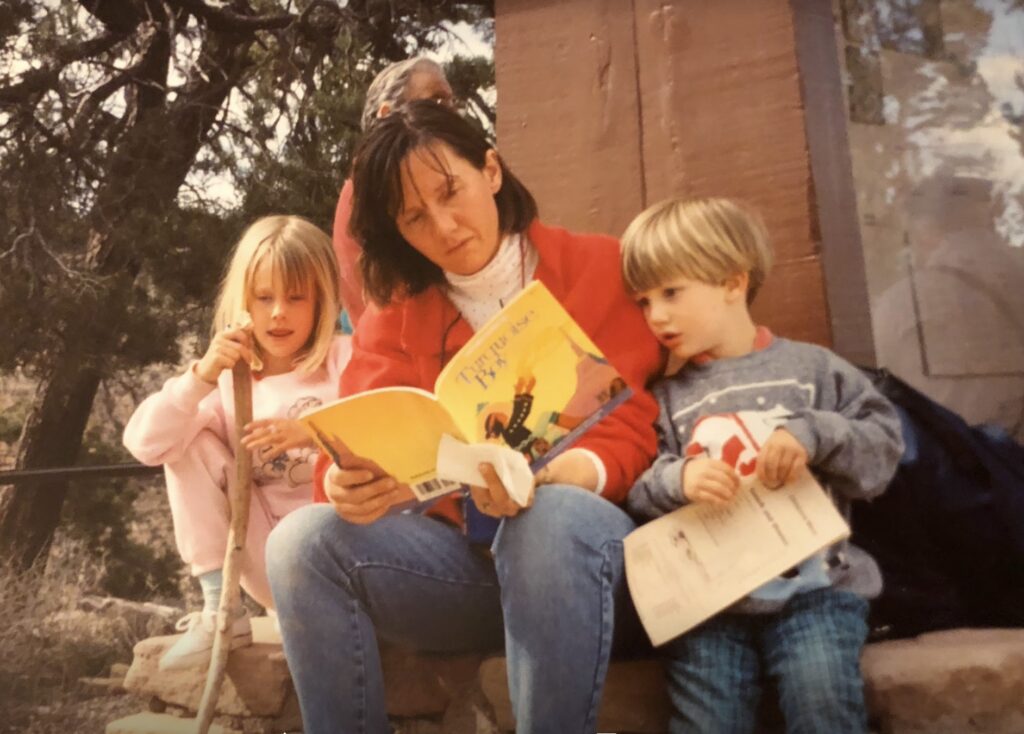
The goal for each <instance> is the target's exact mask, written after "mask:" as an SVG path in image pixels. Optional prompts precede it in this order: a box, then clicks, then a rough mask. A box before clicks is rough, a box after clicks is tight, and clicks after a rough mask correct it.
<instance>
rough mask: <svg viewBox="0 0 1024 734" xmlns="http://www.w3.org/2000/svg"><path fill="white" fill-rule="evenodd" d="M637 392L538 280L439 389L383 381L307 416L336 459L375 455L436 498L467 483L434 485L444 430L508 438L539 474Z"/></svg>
mask: <svg viewBox="0 0 1024 734" xmlns="http://www.w3.org/2000/svg"><path fill="white" fill-rule="evenodd" d="M631 395H632V391H631V389H630V388H629V386H628V385H627V384H626V382H625V381H624V380H623V379H622V377H621V375H619V373H618V371H617V370H616V369H615V367H614V366H613V365H611V364H610V363H609V362H608V361H607V359H605V357H604V355H603V354H602V353H601V350H600V349H599V348H598V347H597V346H596V345H595V344H594V343H593V342H592V341H591V339H590V337H588V336H587V334H586V333H585V332H584V331H583V329H582V328H580V326H579V325H578V324H577V323H576V322H575V321H574V320H573V318H572V317H571V316H570V315H569V313H568V312H567V311H566V310H565V308H564V307H563V306H562V305H561V304H560V303H558V301H557V300H555V298H554V296H553V295H551V293H550V291H548V289H547V288H546V287H545V286H544V285H543V284H542V283H540V282H539V281H534V282H532V283H530V284H529V285H528V286H527V287H526V288H524V289H523V290H522V291H521V292H520V293H519V294H518V295H517V296H516V297H515V298H513V299H512V300H511V301H510V302H509V303H508V304H507V305H506V306H505V307H504V308H503V309H502V310H501V311H500V312H499V313H498V314H497V315H495V316H494V317H493V318H492V319H491V320H490V321H488V322H487V323H486V324H484V325H483V326H482V327H481V328H480V329H479V330H478V331H477V332H476V334H474V336H473V337H472V338H471V339H470V340H469V341H468V342H467V343H466V344H465V345H464V346H463V347H462V348H461V349H460V350H459V351H458V352H457V353H456V354H455V355H454V356H453V357H452V359H451V360H450V361H449V363H448V364H447V365H446V366H445V368H444V369H443V370H442V371H441V373H440V375H439V376H438V378H437V380H436V381H435V384H434V393H433V394H431V393H430V392H427V391H426V390H420V389H418V388H411V387H388V388H379V389H375V390H370V391H367V392H364V393H360V394H358V395H352V396H349V397H345V398H341V399H340V400H337V401H334V402H333V403H330V404H328V405H326V406H324V407H322V408H320V409H318V410H314V411H312V412H310V413H307V414H305V415H304V416H303V418H302V420H303V421H304V422H305V423H306V424H307V425H309V426H310V428H311V429H312V432H313V434H314V435H315V436H316V437H317V441H318V443H320V445H321V446H322V447H324V450H325V451H328V453H330V454H331V456H332V458H333V459H334V460H335V462H336V463H338V461H339V458H340V459H344V457H345V456H356V457H365V458H368V459H372V460H373V461H374V462H376V463H377V464H378V465H379V466H380V467H382V468H383V469H384V470H386V471H387V473H389V474H391V475H392V476H394V477H395V478H396V479H398V480H399V481H400V482H403V483H407V484H409V485H410V487H412V488H413V491H414V492H415V493H416V494H417V496H420V491H419V490H418V488H422V492H423V496H436V494H443V493H444V492H447V491H451V490H452V489H453V488H457V487H458V485H454V486H453V485H450V484H441V485H437V484H432V482H435V481H438V480H437V471H436V465H437V450H438V446H439V445H440V441H441V437H442V436H443V435H445V434H448V435H451V436H453V437H454V438H456V439H458V440H460V441H463V442H465V443H495V444H500V445H504V446H509V447H511V448H513V449H514V450H515V451H518V452H520V453H521V454H523V456H525V457H526V459H527V460H528V461H529V463H530V468H531V469H532V470H533V471H534V472H536V471H538V470H540V469H541V468H542V467H543V466H544V465H545V464H546V463H548V462H549V461H551V460H552V459H553V458H554V457H555V456H557V455H558V454H559V453H561V452H562V451H565V450H566V449H567V448H569V447H570V446H571V445H572V444H573V443H574V442H575V441H576V440H577V439H578V438H579V437H580V436H581V435H583V433H585V432H586V431H587V430H589V428H590V427H591V426H593V425H594V424H595V423H597V422H598V421H599V420H601V418H603V417H604V416H605V415H607V414H608V413H610V412H611V411H612V410H613V409H614V408H615V407H616V406H618V405H619V404H621V403H622V402H624V401H625V400H627V399H628V398H629V397H630V396H631ZM339 465H340V464H339Z"/></svg>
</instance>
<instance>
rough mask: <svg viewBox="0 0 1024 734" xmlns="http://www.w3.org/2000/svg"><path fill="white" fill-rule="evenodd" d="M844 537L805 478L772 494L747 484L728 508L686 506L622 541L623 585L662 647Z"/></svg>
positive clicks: (835, 514) (826, 502) (821, 493)
mask: <svg viewBox="0 0 1024 734" xmlns="http://www.w3.org/2000/svg"><path fill="white" fill-rule="evenodd" d="M849 533H850V529H849V526H848V525H847V524H846V521H845V520H843V518H842V516H841V515H840V514H839V511H838V510H836V508H835V505H833V504H832V500H831V499H829V497H828V495H827V494H826V493H825V490H824V489H822V487H821V485H819V484H818V483H817V481H815V479H814V478H813V477H812V476H811V474H810V473H809V472H808V473H807V474H805V476H804V477H803V478H802V479H801V480H799V481H797V482H793V483H791V484H787V485H786V486H784V487H782V488H780V489H776V490H770V489H768V488H766V487H765V486H764V485H763V484H761V483H760V482H758V481H757V479H756V478H755V477H746V478H744V479H743V482H742V485H741V489H740V492H739V494H738V495H737V496H736V497H735V498H734V500H733V501H732V503H730V504H729V505H728V506H727V507H724V508H722V507H716V506H711V505H705V504H689V505H685V506H683V507H681V508H679V509H678V510H675V511H674V512H670V513H669V514H667V515H664V516H662V517H659V518H658V519H657V520H654V521H652V522H649V523H647V524H646V525H642V526H641V527H639V528H637V529H636V530H634V531H633V532H632V533H630V534H629V535H627V536H626V538H625V540H624V541H623V551H624V554H625V561H626V582H627V584H628V586H629V592H630V595H631V596H632V597H633V602H634V604H635V606H636V608H637V612H638V614H639V616H640V621H641V622H642V623H643V626H644V629H646V630H647V634H648V636H649V637H650V638H651V642H652V643H653V644H654V645H660V644H663V643H665V642H668V641H669V640H671V639H673V638H675V637H677V636H679V635H680V634H682V633H684V632H686V631H687V630H689V629H692V628H693V627H695V626H697V625H698V624H700V623H701V622H703V621H704V620H705V619H707V618H709V617H711V616H712V615H714V614H717V613H718V612H720V611H722V610H723V609H725V608H726V607H728V606H729V605H730V604H733V603H735V602H737V601H739V600H740V599H742V598H743V597H744V596H746V595H747V594H750V593H751V592H752V591H754V590H755V589H757V588H759V587H760V586H762V585H763V584H765V583H767V582H768V581H770V580H772V579H773V578H776V577H777V576H779V575H782V574H784V573H786V572H787V571H789V570H790V569H792V568H793V567H794V566H797V565H798V564H800V563H802V562H803V561H805V560H807V559H808V558H810V557H812V556H814V554H816V553H817V552H818V551H820V550H822V549H823V548H825V547H827V546H829V545H832V544H833V543H836V542H838V541H839V540H841V539H843V538H845V537H847V536H848V535H849Z"/></svg>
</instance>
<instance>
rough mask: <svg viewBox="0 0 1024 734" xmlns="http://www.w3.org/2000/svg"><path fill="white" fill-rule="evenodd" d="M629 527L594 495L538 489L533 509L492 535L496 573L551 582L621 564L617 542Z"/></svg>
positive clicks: (630, 524) (621, 514)
mask: <svg viewBox="0 0 1024 734" xmlns="http://www.w3.org/2000/svg"><path fill="white" fill-rule="evenodd" d="M634 527H635V525H634V523H633V522H632V520H630V519H629V517H628V516H627V515H626V514H625V513H624V512H623V511H622V510H621V509H619V508H618V507H616V506H615V505H613V504H612V503H610V502H608V501H607V500H605V499H603V498H601V497H599V496H598V495H595V494H593V493H592V492H588V491H586V490H583V489H580V488H579V487H570V486H562V485H548V486H544V487H541V488H539V489H538V491H537V495H536V498H535V500H534V504H533V506H532V507H531V508H530V509H529V510H526V511H524V512H522V513H520V514H519V515H517V516H516V517H514V518H509V519H506V520H505V521H504V522H503V523H502V525H501V527H500V528H499V531H498V534H497V536H496V537H495V540H494V545H493V548H492V550H493V552H494V557H495V561H496V564H497V567H498V572H499V574H500V575H502V576H503V577H504V578H505V579H506V580H507V579H508V578H509V577H510V575H511V574H513V573H519V574H522V576H523V577H524V578H528V579H529V578H532V579H533V580H534V581H533V583H535V584H536V583H538V582H540V581H541V580H546V581H547V582H548V583H551V584H557V583H559V581H558V579H559V578H560V576H564V577H566V578H568V579H572V578H573V577H574V576H576V575H578V574H579V573H580V571H581V569H582V568H584V567H586V566H590V567H593V568H595V569H598V568H605V567H606V565H607V562H608V560H609V558H610V555H611V556H614V558H613V559H612V560H614V561H615V564H614V565H615V566H616V568H617V567H618V566H620V565H621V555H622V550H621V548H622V543H621V541H622V538H624V537H625V536H626V535H627V534H628V533H629V532H630V531H631V530H632V529H633V528H634Z"/></svg>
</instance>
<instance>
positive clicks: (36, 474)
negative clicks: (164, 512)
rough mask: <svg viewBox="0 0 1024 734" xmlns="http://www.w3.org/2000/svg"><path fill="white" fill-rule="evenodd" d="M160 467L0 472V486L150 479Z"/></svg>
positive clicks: (135, 465)
mask: <svg viewBox="0 0 1024 734" xmlns="http://www.w3.org/2000/svg"><path fill="white" fill-rule="evenodd" d="M163 470H164V468H163V467H162V466H146V465H145V464H107V465H105V466H62V467H52V468H46V469H10V470H7V471H0V486H3V485H6V484H21V483H22V482H30V481H33V480H38V479H102V478H106V477H150V476H156V475H158V474H161V473H162V472H163Z"/></svg>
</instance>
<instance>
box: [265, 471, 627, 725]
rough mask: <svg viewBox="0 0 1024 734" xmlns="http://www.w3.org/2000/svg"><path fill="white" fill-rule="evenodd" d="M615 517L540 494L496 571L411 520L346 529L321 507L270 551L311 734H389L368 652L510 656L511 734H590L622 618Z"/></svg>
mask: <svg viewBox="0 0 1024 734" xmlns="http://www.w3.org/2000/svg"><path fill="white" fill-rule="evenodd" d="M634 527H635V525H634V523H633V522H632V521H631V520H630V519H629V518H628V517H627V516H626V514H625V513H623V512H622V511H621V510H620V509H619V508H618V507H616V506H614V505H613V504H611V503H610V502H608V501H607V500H604V499H602V498H600V497H598V496H597V495H594V494H592V493H590V492H586V491H584V490H582V489H579V488H577V487H569V486H544V487H541V488H540V489H539V490H538V492H537V496H536V500H535V502H534V505H533V507H532V508H530V509H529V510H525V511H524V512H522V513H520V514H519V515H518V516H517V517H514V518H508V519H506V520H505V521H503V522H502V524H501V526H500V528H499V529H498V534H497V536H496V537H495V539H494V544H493V546H492V552H493V556H494V558H493V560H492V559H491V558H489V557H488V556H487V555H486V554H485V553H483V552H481V551H482V549H481V548H479V547H474V546H472V545H470V544H469V543H468V542H467V541H466V539H465V537H464V536H463V535H462V533H460V532H459V531H458V530H456V529H454V528H452V527H450V526H448V525H445V524H443V523H441V522H438V521H437V520H433V519H431V518H428V517H423V516H420V515H397V516H390V517H384V518H382V519H380V520H378V521H377V522H375V523H373V524H370V525H353V524H350V523H348V522H345V521H344V520H342V519H340V518H339V517H338V516H337V515H336V514H335V513H334V510H333V509H332V508H331V507H329V506H326V505H314V506H310V507H305V508H302V509H300V510H297V511H295V512H293V513H292V514H290V515H288V516H287V517H286V518H285V519H284V520H282V521H281V522H280V524H278V526H277V528H275V530H274V531H273V533H271V536H270V539H269V541H268V543H267V569H268V572H269V575H270V585H271V590H272V592H273V595H274V602H275V604H276V606H277V612H278V615H279V618H280V625H281V634H282V637H283V639H284V650H285V655H286V656H287V658H288V665H289V668H290V669H291V673H292V678H293V679H294V681H295V686H296V689H297V692H298V696H299V704H300V706H301V708H302V719H303V724H304V729H303V731H305V732H306V733H307V734H339V733H342V734H356V733H359V734H361V733H362V732H373V733H374V734H378V733H380V734H383V733H384V732H390V731H391V730H390V728H389V726H388V721H387V712H386V708H385V703H384V682H383V678H382V674H381V666H380V657H379V651H378V647H377V638H378V636H379V637H380V638H383V639H386V640H389V641H394V642H398V643H401V644H404V645H407V646H411V647H413V648H415V649H418V650H422V651H436V652H461V651H490V650H500V649H501V648H502V646H503V645H504V647H505V652H506V655H507V659H508V677H509V688H510V691H509V693H510V695H511V699H512V705H513V711H514V713H515V716H516V722H517V731H518V732H552V734H555V733H557V734H575V733H577V732H578V733H579V734H592V732H593V731H594V730H595V727H596V716H597V706H598V703H599V701H600V697H601V689H602V687H603V685H604V679H605V674H606V673H607V669H608V660H609V657H610V654H611V649H612V642H613V630H614V627H615V621H616V618H617V617H622V618H627V619H628V618H630V617H631V616H632V618H633V619H635V615H631V614H630V612H631V609H632V608H631V606H630V605H629V600H628V594H627V591H626V588H625V576H624V572H623V561H622V538H623V537H625V535H626V534H627V533H629V532H630V531H631V530H632V529H633V528H634Z"/></svg>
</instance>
